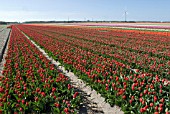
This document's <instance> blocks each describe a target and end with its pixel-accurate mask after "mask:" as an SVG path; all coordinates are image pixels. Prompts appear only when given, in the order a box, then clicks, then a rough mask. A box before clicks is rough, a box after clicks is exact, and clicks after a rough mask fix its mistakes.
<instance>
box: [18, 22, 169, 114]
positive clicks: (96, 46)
mask: <svg viewBox="0 0 170 114" xmlns="http://www.w3.org/2000/svg"><path fill="white" fill-rule="evenodd" d="M17 28H19V29H20V30H21V31H23V32H24V33H25V34H26V35H27V36H29V37H30V38H31V39H32V40H33V41H35V42H36V43H37V44H38V45H40V46H41V48H43V49H44V50H45V51H46V52H47V53H48V54H49V56H51V57H53V58H54V59H55V60H58V61H59V62H60V63H61V64H62V65H64V66H65V68H66V69H68V70H71V71H72V72H74V73H75V74H77V76H79V77H80V78H81V79H83V80H84V81H86V82H87V84H89V85H90V86H91V87H92V88H93V89H95V90H96V91H97V92H99V93H100V94H101V95H102V96H104V97H105V100H106V101H107V102H109V103H110V104H111V105H115V104H116V105H118V106H120V107H121V109H122V110H123V111H124V112H125V113H135V114H136V113H154V112H158V113H165V112H166V113H168V111H169V110H170V81H169V79H170V55H169V54H170V53H169V52H170V51H169V50H170V49H169V46H170V38H169V36H166V34H163V35H162V34H156V32H155V33H154V34H153V33H151V34H145V32H143V31H142V32H139V33H137V32H134V33H131V32H127V31H123V30H122V31H120V30H109V29H97V28H95V29H91V28H85V27H82V28H81V27H63V26H55V27H54V26H53V27H52V26H45V27H44V26H33V25H18V26H17ZM158 41H159V42H158Z"/></svg>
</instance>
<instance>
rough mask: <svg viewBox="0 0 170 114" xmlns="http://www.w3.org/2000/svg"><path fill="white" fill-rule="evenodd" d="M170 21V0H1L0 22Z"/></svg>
mask: <svg viewBox="0 0 170 114" xmlns="http://www.w3.org/2000/svg"><path fill="white" fill-rule="evenodd" d="M125 10H126V11H127V12H128V14H127V20H128V21H170V0H0V21H18V22H23V21H33V20H35V21H38V20H40V21H48V20H68V18H69V20H94V21H95V20H106V21H110V20H113V21H124V12H125Z"/></svg>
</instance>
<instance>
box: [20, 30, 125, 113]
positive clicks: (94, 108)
mask: <svg viewBox="0 0 170 114" xmlns="http://www.w3.org/2000/svg"><path fill="white" fill-rule="evenodd" d="M21 32H22V31H21ZM22 33H23V32H22ZM23 34H24V35H25V36H26V37H27V38H28V39H29V40H30V38H29V37H28V36H27V35H26V34H25V33H23ZM30 41H31V42H32V43H33V44H34V45H35V46H36V47H37V48H38V49H39V50H40V51H41V52H42V53H43V54H44V56H45V57H47V58H48V59H49V60H50V61H51V62H52V63H53V64H54V65H55V66H57V68H58V69H59V70H61V71H62V72H63V73H64V74H65V75H66V76H68V77H69V78H70V80H71V82H72V85H73V86H74V87H75V88H76V89H77V90H78V91H79V92H80V94H81V95H82V100H83V103H82V104H81V106H80V110H79V114H103V113H104V114H123V111H121V109H120V107H118V106H114V107H111V106H110V104H108V103H106V102H105V100H104V98H103V97H101V95H100V94H97V92H96V91H95V90H92V89H91V87H90V86H86V83H85V82H84V81H82V80H81V79H78V77H77V76H75V75H74V73H72V72H68V71H66V70H65V68H64V67H63V66H59V65H60V63H59V62H57V61H55V60H54V59H52V58H51V57H49V56H48V55H47V53H46V52H45V51H44V50H43V49H41V48H40V47H39V46H38V45H37V44H35V42H34V41H32V40H30Z"/></svg>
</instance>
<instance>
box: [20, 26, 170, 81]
mask: <svg viewBox="0 0 170 114" xmlns="http://www.w3.org/2000/svg"><path fill="white" fill-rule="evenodd" d="M21 28H22V30H24V31H25V32H29V34H30V35H33V36H34V32H35V33H37V32H38V33H40V34H39V36H38V37H42V36H43V35H47V36H50V37H52V38H53V39H56V40H60V41H64V42H67V43H69V44H70V45H74V46H75V47H77V46H78V47H79V48H82V49H86V50H89V51H93V52H96V53H102V54H103V55H105V56H109V57H111V58H114V59H116V60H119V61H120V62H122V63H124V64H128V65H129V66H131V68H136V69H141V70H143V72H154V73H155V74H159V75H161V77H163V78H167V79H170V77H169V74H170V60H169V58H166V57H165V56H161V57H156V56H152V55H150V54H148V53H140V51H136V52H133V51H130V50H127V49H124V48H121V47H117V46H109V45H105V44H99V43H97V42H94V41H93V42H91V41H89V40H90V39H89V40H82V39H83V38H82V37H78V36H77V37H73V36H66V35H65V34H64V33H62V35H61V33H59V34H58V33H52V32H49V30H48V31H45V30H40V29H41V28H40V27H39V30H34V29H30V27H28V28H27V27H26V28H23V27H21ZM29 29H30V30H29ZM62 32H63V31H62ZM68 32H69V31H68ZM65 33H67V31H66V32H65ZM68 38H69V40H68Z"/></svg>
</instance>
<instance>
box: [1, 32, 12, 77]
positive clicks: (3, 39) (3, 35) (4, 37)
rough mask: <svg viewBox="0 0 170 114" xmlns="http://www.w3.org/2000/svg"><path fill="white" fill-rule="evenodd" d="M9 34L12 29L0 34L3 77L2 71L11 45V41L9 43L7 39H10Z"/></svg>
mask: <svg viewBox="0 0 170 114" xmlns="http://www.w3.org/2000/svg"><path fill="white" fill-rule="evenodd" d="M9 34H10V29H4V30H3V31H1V32H0V76H1V75H2V70H3V67H4V64H5V56H6V54H7V50H8V43H9V40H8V42H7V39H8V38H9ZM5 43H6V44H5ZM5 45H6V46H5Z"/></svg>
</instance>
